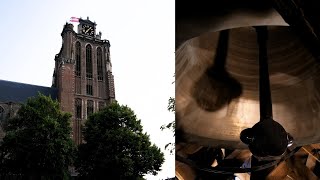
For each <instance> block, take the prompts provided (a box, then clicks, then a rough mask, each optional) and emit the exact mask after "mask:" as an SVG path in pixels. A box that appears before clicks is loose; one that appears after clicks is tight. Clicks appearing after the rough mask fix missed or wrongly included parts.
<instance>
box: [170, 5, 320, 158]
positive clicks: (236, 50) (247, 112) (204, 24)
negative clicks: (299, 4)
mask: <svg viewBox="0 0 320 180" xmlns="http://www.w3.org/2000/svg"><path fill="white" fill-rule="evenodd" d="M232 2H234V3H232ZM246 2H249V1H246ZM262 2H264V1H261V2H260V1H259V2H254V1H250V2H249V3H236V2H235V1H230V0H228V1H226V2H225V5H221V6H223V7H224V8H219V7H212V6H211V7H205V8H206V9H205V10H204V11H203V12H206V13H202V14H201V12H200V14H196V15H195V13H193V14H192V13H190V12H192V11H191V10H190V9H192V8H195V7H193V5H190V6H188V5H186V6H185V7H181V8H180V9H179V7H177V8H178V9H177V10H176V16H177V19H176V74H175V76H176V81H175V84H176V96H175V97H176V129H177V131H176V132H177V137H176V138H177V139H176V143H177V144H179V143H181V142H183V143H190V144H198V145H200V146H211V147H223V148H231V149H247V148H248V149H250V151H251V152H252V153H253V155H255V156H257V157H268V156H280V155H281V154H283V153H284V152H285V151H286V149H287V148H288V147H290V146H291V145H293V146H303V145H307V144H313V143H319V142H320V133H319V129H320V66H319V63H318V60H317V59H318V57H319V56H318V54H317V51H315V50H314V49H315V48H317V45H318V44H316V43H314V44H310V43H309V45H308V44H307V43H306V41H307V40H308V42H312V31H308V28H309V27H308V24H307V23H305V21H304V19H303V18H300V14H296V15H295V14H294V13H293V12H294V11H292V12H289V11H288V13H287V14H279V12H281V11H277V10H276V9H275V8H273V7H271V5H270V4H268V3H265V4H264V3H262ZM279 2H280V1H279ZM228 3H229V4H228ZM186 4H187V3H186ZM199 4H200V3H199ZM230 4H232V5H230ZM248 4H250V5H251V6H245V5H248ZM273 6H275V7H278V8H279V9H280V10H281V7H282V6H280V5H279V4H273ZM226 7H228V8H226ZM188 8H189V10H188ZM282 8H283V7H282ZM293 9H294V8H293ZM188 12H189V13H188ZM290 13H292V14H290ZM293 16H296V17H294V18H296V21H295V24H290V23H291V22H293V21H290V20H291V19H292V18H293ZM290 18H291V19H290ZM289 24H290V26H289ZM303 25H305V26H303ZM309 30H310V29H309ZM299 33H300V34H299ZM303 33H304V35H305V36H302V35H301V34H303Z"/></svg>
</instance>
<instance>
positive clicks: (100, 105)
mask: <svg viewBox="0 0 320 180" xmlns="http://www.w3.org/2000/svg"><path fill="white" fill-rule="evenodd" d="M103 108H104V102H99V111H100V110H102V109H103Z"/></svg>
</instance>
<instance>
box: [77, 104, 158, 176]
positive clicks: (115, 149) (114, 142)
mask: <svg viewBox="0 0 320 180" xmlns="http://www.w3.org/2000/svg"><path fill="white" fill-rule="evenodd" d="M140 123H141V122H140V120H138V119H137V117H136V115H135V114H134V112H133V111H132V110H131V109H130V108H129V107H127V106H123V105H119V104H118V103H116V102H115V103H112V104H110V105H109V106H107V107H106V108H104V109H103V110H101V111H99V112H97V113H94V114H92V115H91V116H90V117H89V119H88V120H87V122H86V123H85V127H84V130H83V136H84V140H85V142H86V143H84V144H81V145H80V146H79V155H78V157H79V159H78V161H77V162H76V164H75V165H76V169H77V171H78V172H79V173H80V176H82V177H86V178H88V177H90V179H101V177H105V178H107V179H141V178H142V177H143V175H145V174H149V173H152V174H153V175H156V174H157V171H159V170H160V168H161V165H162V163H163V162H164V155H163V153H162V152H161V151H160V149H159V148H158V147H157V146H155V145H154V144H153V145H152V144H151V143H150V140H149V136H148V135H147V134H146V133H143V132H142V131H143V129H142V126H141V124H140Z"/></svg>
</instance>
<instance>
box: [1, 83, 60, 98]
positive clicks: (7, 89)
mask: <svg viewBox="0 0 320 180" xmlns="http://www.w3.org/2000/svg"><path fill="white" fill-rule="evenodd" d="M38 92H40V93H42V94H44V95H46V96H49V95H50V96H51V98H52V99H57V97H58V89H57V88H51V87H44V86H37V85H32V84H24V83H18V82H12V81H5V80H0V102H16V103H24V102H26V101H27V99H28V98H29V97H35V96H37V95H38Z"/></svg>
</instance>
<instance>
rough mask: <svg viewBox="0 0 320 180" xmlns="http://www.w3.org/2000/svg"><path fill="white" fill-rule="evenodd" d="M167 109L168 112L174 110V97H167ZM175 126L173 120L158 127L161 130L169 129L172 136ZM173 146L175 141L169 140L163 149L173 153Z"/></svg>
mask: <svg viewBox="0 0 320 180" xmlns="http://www.w3.org/2000/svg"><path fill="white" fill-rule="evenodd" d="M167 109H168V111H170V112H173V113H174V112H175V99H174V98H173V97H170V98H169V101H168V107H167ZM175 128H176V123H175V120H173V121H171V122H170V123H168V124H165V125H162V126H161V127H160V129H161V130H169V131H171V132H173V136H175ZM174 147H175V142H169V143H167V144H166V145H165V149H166V150H169V152H170V153H171V154H173V152H174Z"/></svg>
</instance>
